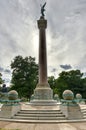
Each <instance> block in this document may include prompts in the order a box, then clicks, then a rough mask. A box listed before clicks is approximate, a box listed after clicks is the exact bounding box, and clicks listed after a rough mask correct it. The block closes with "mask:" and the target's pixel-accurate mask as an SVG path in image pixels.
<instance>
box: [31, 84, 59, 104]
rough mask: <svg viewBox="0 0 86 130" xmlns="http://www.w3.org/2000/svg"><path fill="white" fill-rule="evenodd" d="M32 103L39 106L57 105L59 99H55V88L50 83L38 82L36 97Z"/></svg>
mask: <svg viewBox="0 0 86 130" xmlns="http://www.w3.org/2000/svg"><path fill="white" fill-rule="evenodd" d="M30 103H31V105H39V106H43V105H44V106H46V105H47V106H48V105H49V106H50V105H57V101H56V100H53V90H52V89H51V88H50V86H49V84H37V86H36V88H35V90H34V99H33V100H31V101H30Z"/></svg>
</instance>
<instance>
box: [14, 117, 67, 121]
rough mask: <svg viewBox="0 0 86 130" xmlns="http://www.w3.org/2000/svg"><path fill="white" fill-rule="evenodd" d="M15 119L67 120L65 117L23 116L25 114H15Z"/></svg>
mask: <svg viewBox="0 0 86 130" xmlns="http://www.w3.org/2000/svg"><path fill="white" fill-rule="evenodd" d="M13 119H21V120H66V118H65V117H35V116H34V117H23V116H14V117H13Z"/></svg>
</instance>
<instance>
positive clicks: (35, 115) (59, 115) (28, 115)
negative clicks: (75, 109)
mask: <svg viewBox="0 0 86 130" xmlns="http://www.w3.org/2000/svg"><path fill="white" fill-rule="evenodd" d="M15 116H22V117H65V115H63V114H55V113H54V114H53V113H52V114H51V113H49V114H46V113H45V114H44V113H33V114H32V113H31V114H30V113H29V114H23V113H18V114H16V115H15Z"/></svg>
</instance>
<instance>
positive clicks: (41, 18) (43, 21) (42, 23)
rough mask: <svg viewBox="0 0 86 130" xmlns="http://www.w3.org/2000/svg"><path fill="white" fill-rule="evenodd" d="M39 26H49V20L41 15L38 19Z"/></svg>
mask: <svg viewBox="0 0 86 130" xmlns="http://www.w3.org/2000/svg"><path fill="white" fill-rule="evenodd" d="M37 24H38V28H39V29H41V28H45V29H46V28H47V20H45V19H44V17H40V19H39V20H37Z"/></svg>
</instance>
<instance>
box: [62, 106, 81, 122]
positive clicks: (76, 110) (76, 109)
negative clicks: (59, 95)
mask: <svg viewBox="0 0 86 130" xmlns="http://www.w3.org/2000/svg"><path fill="white" fill-rule="evenodd" d="M60 110H61V111H62V112H63V114H64V115H65V116H66V117H67V119H69V120H71V119H82V118H83V116H82V113H81V110H80V106H79V105H78V104H77V103H75V104H73V103H68V104H65V105H64V104H61V105H60Z"/></svg>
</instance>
